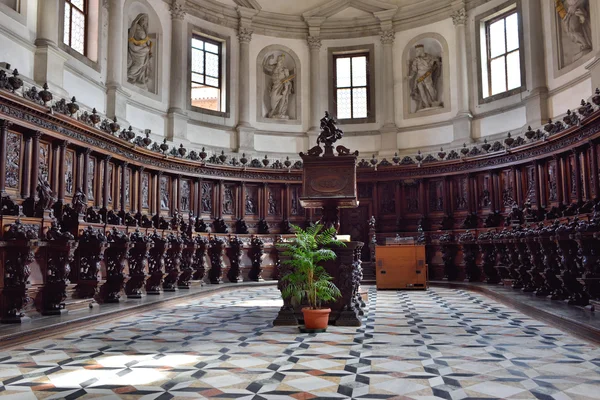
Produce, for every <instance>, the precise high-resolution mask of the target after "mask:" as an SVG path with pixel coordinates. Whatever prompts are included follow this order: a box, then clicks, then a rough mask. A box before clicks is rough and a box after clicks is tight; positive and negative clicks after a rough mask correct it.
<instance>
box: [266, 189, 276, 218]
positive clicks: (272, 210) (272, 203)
mask: <svg viewBox="0 0 600 400" xmlns="http://www.w3.org/2000/svg"><path fill="white" fill-rule="evenodd" d="M268 203H269V210H268V211H269V215H277V202H276V201H275V197H274V196H273V192H271V191H270V190H269V200H268Z"/></svg>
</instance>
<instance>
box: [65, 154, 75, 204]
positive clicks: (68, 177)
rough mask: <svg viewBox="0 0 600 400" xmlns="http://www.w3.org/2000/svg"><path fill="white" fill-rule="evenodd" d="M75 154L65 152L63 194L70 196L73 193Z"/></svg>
mask: <svg viewBox="0 0 600 400" xmlns="http://www.w3.org/2000/svg"><path fill="white" fill-rule="evenodd" d="M74 170H75V152H74V151H72V150H67V151H66V152H65V176H64V178H63V179H64V180H65V194H66V195H67V196H72V195H73V193H74V191H75V187H74V186H75V184H74V181H73V179H74V176H75V171H74Z"/></svg>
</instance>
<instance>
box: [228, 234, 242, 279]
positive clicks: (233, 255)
mask: <svg viewBox="0 0 600 400" xmlns="http://www.w3.org/2000/svg"><path fill="white" fill-rule="evenodd" d="M243 255H244V243H243V242H242V241H241V240H240V239H239V238H238V237H237V236H233V237H232V238H231V239H229V263H230V265H229V271H227V279H229V282H232V283H239V282H243V281H244V278H243V277H242V256H243Z"/></svg>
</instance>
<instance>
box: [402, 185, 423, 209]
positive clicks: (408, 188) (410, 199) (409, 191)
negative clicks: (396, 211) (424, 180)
mask: <svg viewBox="0 0 600 400" xmlns="http://www.w3.org/2000/svg"><path fill="white" fill-rule="evenodd" d="M402 186H403V190H404V203H405V206H404V209H405V210H406V212H407V213H409V214H417V213H419V212H420V211H421V204H420V201H419V184H418V183H417V182H416V181H403V182H402Z"/></svg>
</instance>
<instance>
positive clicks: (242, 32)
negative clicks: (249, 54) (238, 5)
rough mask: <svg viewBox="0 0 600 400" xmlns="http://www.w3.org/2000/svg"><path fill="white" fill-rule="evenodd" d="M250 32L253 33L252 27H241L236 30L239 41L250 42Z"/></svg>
mask: <svg viewBox="0 0 600 400" xmlns="http://www.w3.org/2000/svg"><path fill="white" fill-rule="evenodd" d="M252 33H254V31H253V30H252V29H250V28H245V27H241V28H240V29H239V30H238V35H237V36H238V39H239V41H240V43H250V41H251V40H252Z"/></svg>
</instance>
